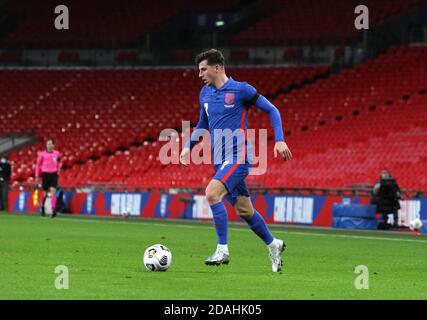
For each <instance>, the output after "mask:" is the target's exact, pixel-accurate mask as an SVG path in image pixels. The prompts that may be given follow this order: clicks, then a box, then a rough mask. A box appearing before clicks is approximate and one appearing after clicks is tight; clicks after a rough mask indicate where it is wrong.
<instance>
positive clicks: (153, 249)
mask: <svg viewBox="0 0 427 320" xmlns="http://www.w3.org/2000/svg"><path fill="white" fill-rule="evenodd" d="M171 263H172V253H171V252H170V250H169V249H168V248H167V247H166V246H164V245H162V244H154V245H152V246H149V247H148V248H147V249H146V250H145V252H144V266H145V267H146V268H147V270H149V271H166V270H167V269H168V268H169V267H170V265H171Z"/></svg>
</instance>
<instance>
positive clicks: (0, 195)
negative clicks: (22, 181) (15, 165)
mask: <svg viewBox="0 0 427 320" xmlns="http://www.w3.org/2000/svg"><path fill="white" fill-rule="evenodd" d="M11 173H12V166H11V165H10V163H9V162H8V161H7V158H6V157H5V156H2V157H1V159H0V211H7V210H8V209H9V203H8V196H9V184H10V175H11Z"/></svg>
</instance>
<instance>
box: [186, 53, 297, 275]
mask: <svg viewBox="0 0 427 320" xmlns="http://www.w3.org/2000/svg"><path fill="white" fill-rule="evenodd" d="M196 64H197V66H198V69H199V77H200V78H201V79H202V80H203V81H204V82H205V86H203V87H202V89H201V91H200V97H199V99H200V120H199V122H198V123H197V125H196V127H195V130H194V131H193V133H192V135H191V138H190V140H189V141H188V142H187V144H186V145H185V147H184V149H183V151H182V152H181V156H180V162H181V164H183V165H188V164H189V159H188V156H189V153H190V150H191V148H192V147H193V146H194V145H195V144H196V143H197V141H198V140H199V138H200V136H201V135H203V133H204V132H206V130H207V131H209V133H210V139H211V146H212V160H213V165H214V169H215V175H214V176H213V178H212V180H211V181H210V182H209V184H208V186H207V187H206V191H205V194H206V199H207V201H208V202H209V205H210V208H211V210H212V215H213V220H214V225H215V229H216V233H217V236H218V244H217V249H216V251H215V253H214V254H213V255H211V256H209V257H208V258H207V259H206V260H205V264H206V265H220V264H228V263H229V261H230V253H229V249H228V218H227V211H226V208H225V205H224V203H223V199H224V198H225V199H226V200H227V201H229V202H230V203H231V205H233V207H234V208H235V210H236V212H237V214H238V215H239V216H240V217H241V218H242V219H243V220H245V221H246V222H247V223H248V225H249V227H250V228H251V229H252V230H253V231H254V233H255V234H257V235H258V236H259V237H260V238H261V239H262V240H263V241H264V243H265V244H266V245H267V247H268V249H269V255H270V259H271V261H272V270H273V272H278V271H280V270H281V269H282V265H283V261H282V257H281V255H282V252H283V251H284V249H285V247H286V246H285V243H284V242H283V240H280V239H276V238H274V236H273V235H272V234H271V232H270V230H269V229H268V226H267V225H266V223H265V221H264V219H263V217H262V215H261V214H260V213H259V212H258V211H257V210H256V209H255V208H254V207H253V205H252V202H251V199H250V194H249V191H248V188H247V186H246V182H245V179H246V177H247V176H248V174H249V171H250V169H251V160H252V158H251V155H252V152H251V150H250V147H251V144H249V143H247V137H246V130H247V123H248V113H249V110H250V107H251V106H255V107H256V108H259V109H261V110H262V111H264V112H267V113H268V114H269V117H270V121H271V124H272V127H273V130H274V135H275V140H276V143H275V146H274V154H275V156H276V155H277V154H279V155H280V156H281V157H282V158H283V160H291V159H292V154H291V152H290V150H289V148H288V146H287V145H286V143H285V141H284V137H283V129H282V121H281V118H280V113H279V111H278V109H277V108H276V107H275V106H274V105H273V104H271V103H270V102H269V101H268V100H267V99H266V98H265V97H264V96H262V95H260V94H259V93H258V92H257V91H256V89H255V88H254V87H253V86H251V85H250V84H248V83H246V82H239V81H235V80H234V79H232V78H231V77H227V75H226V73H225V67H224V64H225V63H224V56H223V54H222V53H221V52H220V51H219V50H216V49H211V50H208V51H205V52H202V53H200V54H199V55H198V56H197V57H196ZM202 129H203V130H202Z"/></svg>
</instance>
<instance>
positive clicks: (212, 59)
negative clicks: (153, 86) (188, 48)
mask: <svg viewBox="0 0 427 320" xmlns="http://www.w3.org/2000/svg"><path fill="white" fill-rule="evenodd" d="M203 60H207V62H208V65H210V66H214V65H217V64H219V65H220V66H224V63H225V59H224V55H223V54H222V52H221V51H219V50H217V49H210V50H207V51H203V52H202V53H199V54H198V55H197V56H196V59H195V61H196V65H197V66H199V63H200V62H202V61H203Z"/></svg>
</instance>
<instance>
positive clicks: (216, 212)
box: [211, 201, 228, 244]
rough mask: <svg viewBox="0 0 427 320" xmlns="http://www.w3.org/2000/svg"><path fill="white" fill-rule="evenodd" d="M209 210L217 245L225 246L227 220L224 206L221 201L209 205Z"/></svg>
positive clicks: (226, 240)
mask: <svg viewBox="0 0 427 320" xmlns="http://www.w3.org/2000/svg"><path fill="white" fill-rule="evenodd" d="M211 209H212V214H213V220H214V224H215V229H216V234H217V236H218V244H227V242H228V218H227V210H226V209H225V205H224V203H223V202H222V201H221V202H218V203H215V204H213V205H211Z"/></svg>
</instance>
